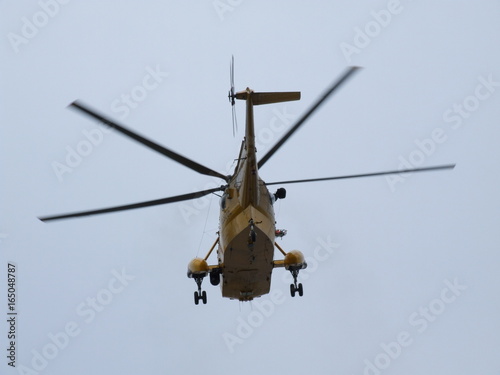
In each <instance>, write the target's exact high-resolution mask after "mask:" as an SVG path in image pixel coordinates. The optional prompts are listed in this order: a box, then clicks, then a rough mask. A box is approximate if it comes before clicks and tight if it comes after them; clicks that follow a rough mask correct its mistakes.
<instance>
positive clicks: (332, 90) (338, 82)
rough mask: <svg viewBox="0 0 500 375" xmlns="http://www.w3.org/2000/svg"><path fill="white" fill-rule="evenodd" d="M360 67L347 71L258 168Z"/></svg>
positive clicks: (270, 151) (260, 162) (266, 155)
mask: <svg viewBox="0 0 500 375" xmlns="http://www.w3.org/2000/svg"><path fill="white" fill-rule="evenodd" d="M358 69H359V67H357V66H351V67H350V68H349V69H347V71H346V72H345V73H344V74H343V75H342V77H340V79H338V80H337V81H336V82H335V83H334V84H333V85H332V86H331V87H330V88H329V89H328V90H327V91H326V92H325V93H324V94H323V95H322V96H321V97H320V98H319V99H318V100H317V101H316V102H315V103H314V105H313V106H312V107H311V108H310V109H309V110H308V111H307V112H306V113H305V114H304V115H303V116H302V117H301V118H300V120H298V121H297V123H296V124H295V125H294V126H292V128H291V129H290V130H289V131H288V132H287V133H286V134H285V135H284V136H283V137H282V138H281V139H280V140H279V141H278V143H276V144H275V145H274V146H273V148H271V149H270V150H269V151H268V152H267V154H265V155H264V157H262V159H260V160H259V163H258V164H257V165H258V168H259V169H260V168H261V167H262V166H263V165H264V164H265V163H266V162H267V161H268V160H269V159H270V158H271V156H273V155H274V153H275V152H276V151H278V149H279V148H280V147H281V146H283V144H284V143H285V142H286V141H287V140H288V138H290V137H291V136H292V134H293V133H295V132H296V131H297V129H299V127H300V126H301V125H302V124H303V123H304V122H305V121H306V120H307V119H308V118H309V116H311V115H312V114H313V113H314V111H316V110H317V109H318V108H319V106H320V105H321V104H323V102H324V101H325V100H326V99H328V97H329V96H330V95H331V94H333V92H334V91H335V90H336V89H338V88H339V87H340V86H341V85H342V84H343V83H344V82H345V81H346V80H347V79H348V78H349V77H350V76H351V75H352V74H353V73H354V72H355V71H356V70H358Z"/></svg>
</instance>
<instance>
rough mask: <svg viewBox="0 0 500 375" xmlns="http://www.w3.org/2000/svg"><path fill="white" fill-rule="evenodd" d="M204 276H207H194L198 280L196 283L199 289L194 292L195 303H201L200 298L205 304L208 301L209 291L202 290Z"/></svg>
mask: <svg viewBox="0 0 500 375" xmlns="http://www.w3.org/2000/svg"><path fill="white" fill-rule="evenodd" d="M204 277H205V276H198V277H195V278H194V281H196V285H198V291H196V292H194V304H195V305H198V304H199V303H200V299H201V300H202V301H203V304H204V305H205V304H206V303H207V292H205V291H204V290H201V283H202V281H203V278H204Z"/></svg>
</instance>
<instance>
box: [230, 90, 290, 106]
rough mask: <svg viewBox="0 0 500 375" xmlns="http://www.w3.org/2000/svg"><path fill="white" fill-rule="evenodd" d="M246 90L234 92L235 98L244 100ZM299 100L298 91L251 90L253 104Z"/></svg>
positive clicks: (246, 93)
mask: <svg viewBox="0 0 500 375" xmlns="http://www.w3.org/2000/svg"><path fill="white" fill-rule="evenodd" d="M247 96H248V92H246V91H242V92H239V93H237V94H236V99H243V100H246V99H247ZM292 100H300V91H289V92H252V103H253V105H260V104H271V103H280V102H289V101H292Z"/></svg>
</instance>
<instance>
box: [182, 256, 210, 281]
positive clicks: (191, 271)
mask: <svg viewBox="0 0 500 375" xmlns="http://www.w3.org/2000/svg"><path fill="white" fill-rule="evenodd" d="M207 272H208V264H207V261H206V260H205V259H203V258H194V259H193V260H192V261H191V262H189V264H188V272H187V275H188V277H193V275H199V276H204V275H205V274H206V273H207Z"/></svg>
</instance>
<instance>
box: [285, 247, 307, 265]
mask: <svg viewBox="0 0 500 375" xmlns="http://www.w3.org/2000/svg"><path fill="white" fill-rule="evenodd" d="M306 266H307V264H306V261H305V259H304V254H302V253H301V252H300V251H299V250H292V251H290V252H288V253H286V255H285V268H286V269H289V268H290V267H292V268H297V269H301V268H306Z"/></svg>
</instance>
